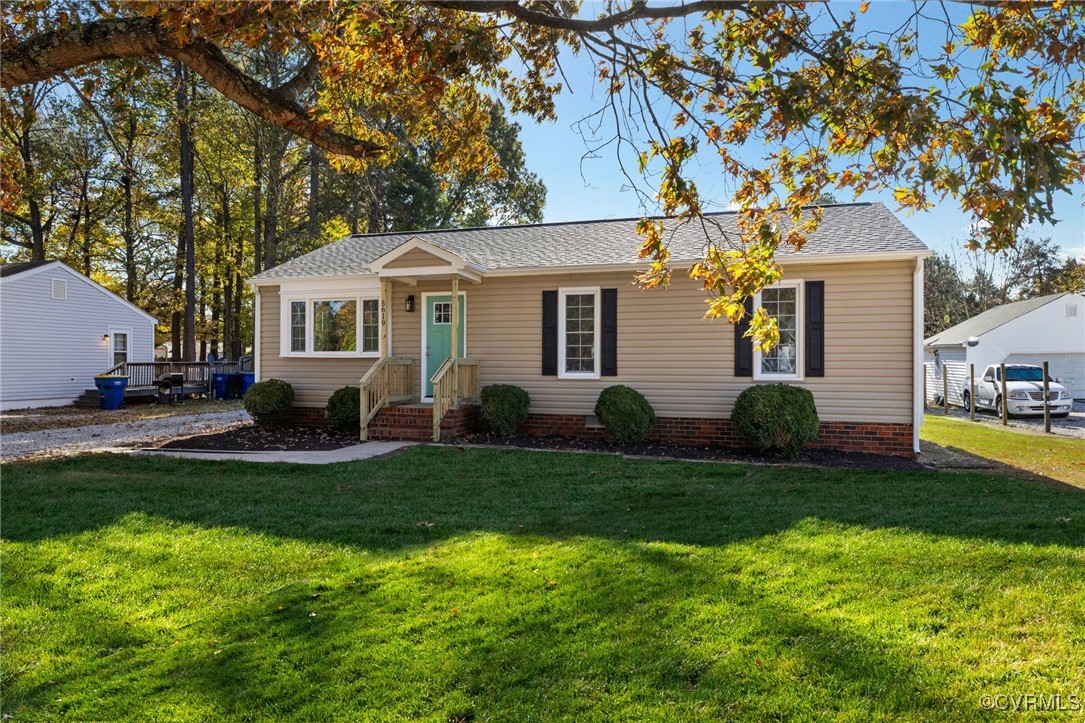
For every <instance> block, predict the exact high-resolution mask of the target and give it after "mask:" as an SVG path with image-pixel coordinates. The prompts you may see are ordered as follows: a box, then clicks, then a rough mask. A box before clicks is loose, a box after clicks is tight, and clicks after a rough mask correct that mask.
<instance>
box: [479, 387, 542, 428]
mask: <svg viewBox="0 0 1085 723" xmlns="http://www.w3.org/2000/svg"><path fill="white" fill-rule="evenodd" d="M481 402H482V421H484V422H486V424H487V425H489V427H490V429H492V430H493V432H494V434H496V435H498V436H501V437H509V436H511V435H513V434H516V430H517V429H519V428H520V425H521V424H523V423H524V421H525V420H526V419H527V411H528V408H529V407H530V406H531V397H529V396H528V393H527V392H525V391H524V390H523V389H521V388H520V387H517V386H514V385H512V384H491V385H490V386H488V387H483V388H482V395H481Z"/></svg>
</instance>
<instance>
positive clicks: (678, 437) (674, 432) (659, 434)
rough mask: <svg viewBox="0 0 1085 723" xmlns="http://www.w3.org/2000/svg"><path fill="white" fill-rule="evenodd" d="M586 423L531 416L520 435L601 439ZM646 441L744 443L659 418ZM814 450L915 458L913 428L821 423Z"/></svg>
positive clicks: (721, 423)
mask: <svg viewBox="0 0 1085 723" xmlns="http://www.w3.org/2000/svg"><path fill="white" fill-rule="evenodd" d="M586 422H587V419H586V418H585V417H584V416H582V415H575V414H568V415H566V414H532V415H530V416H528V418H527V421H526V422H525V423H524V426H523V427H521V428H520V431H521V432H523V433H524V434H531V435H536V436H540V437H546V436H559V437H576V438H578V439H602V438H603V437H605V436H606V431H605V430H604V429H603V428H602V427H597V426H592V427H589V426H587V423H586ZM648 439H650V440H652V441H658V442H671V443H673V444H681V445H688V446H697V447H704V446H707V447H724V448H731V449H741V448H742V447H743V446H745V442H744V440H743V439H742V438H741V437H740V436H739V435H738V433H737V432H736V431H735V428H734V425H733V424H732V423H731V420H730V419H710V418H700V417H660V418H659V419H658V420H657V421H656V426H655V427H653V428H652V431H651V432H649V433H648ZM810 446H811V447H813V448H817V449H838V450H841V451H844V452H867V453H871V454H888V455H894V456H898V457H915V451H914V450H913V448H912V425H910V424H880V423H875V422H822V423H821V429H820V431H819V434H818V439H817V441H815V442H814V443H813V444H812V445H810Z"/></svg>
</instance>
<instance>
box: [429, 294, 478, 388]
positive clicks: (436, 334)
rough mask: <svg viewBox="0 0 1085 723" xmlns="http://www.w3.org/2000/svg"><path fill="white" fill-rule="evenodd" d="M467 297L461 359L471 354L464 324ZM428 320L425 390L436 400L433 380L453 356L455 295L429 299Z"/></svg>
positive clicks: (462, 308) (462, 315)
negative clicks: (453, 307) (453, 308)
mask: <svg viewBox="0 0 1085 723" xmlns="http://www.w3.org/2000/svg"><path fill="white" fill-rule="evenodd" d="M466 307H467V296H466V295H465V294H462V293H461V294H460V324H459V327H460V343H459V355H460V356H464V355H465V352H466V351H467V345H466V343H465V341H466V338H467V336H466V334H465V332H466V330H467V329H466V327H465V325H464V320H465V319H466V318H467V316H466V313H465V312H466ZM425 314H426V316H425V318H424V319H423V328H424V330H425V333H424V334H423V335H422V347H423V349H422V353H423V355H424V357H425V360H426V364H425V366H424V368H423V369H422V374H423V377H422V379H423V384H422V386H423V388H424V389H425V390H426V396H427V397H432V396H433V382H431V381H430V379H432V378H433V375H434V373H435V372H436V371H437V367H439V366H441V364H443V363H444V361H445V359H447V358H448V357H449V355H450V354H451V353H452V295H451V294H445V295H443V296H441V295H438V294H434V295H433V296H427V297H426V309H425Z"/></svg>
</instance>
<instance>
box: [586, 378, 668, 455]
mask: <svg viewBox="0 0 1085 723" xmlns="http://www.w3.org/2000/svg"><path fill="white" fill-rule="evenodd" d="M595 416H597V417H599V421H600V422H602V423H603V426H604V427H606V429H607V437H608V439H610V441H611V442H612V443H613V444H637V443H638V442H642V441H644V437H645V436H646V435H647V434H648V432H649V431H650V430H651V429H652V427H654V426H655V423H656V413H655V410H654V409H652V405H651V404H649V403H648V400H647V399H645V398H644V395H643V394H641V393H640V392H638V391H637V390H636V389H631V388H630V387H626V386H622V385H618V386H614V387H607V388H606V389H604V390H603V391H602V392H600V393H599V399H598V401H596V402H595Z"/></svg>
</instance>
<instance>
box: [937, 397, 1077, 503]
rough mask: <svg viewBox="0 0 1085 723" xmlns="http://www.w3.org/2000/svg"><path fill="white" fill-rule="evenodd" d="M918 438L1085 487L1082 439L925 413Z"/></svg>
mask: <svg viewBox="0 0 1085 723" xmlns="http://www.w3.org/2000/svg"><path fill="white" fill-rule="evenodd" d="M919 436H920V439H921V440H922V441H924V442H933V443H935V444H937V445H940V446H942V447H952V448H953V449H959V450H961V451H964V452H968V453H969V454H974V455H977V456H979V457H986V458H987V459H993V460H995V461H997V462H1001V463H1003V464H1008V465H1010V466H1011V467H1017V468H1018V469H1023V470H1026V471H1028V472H1032V473H1034V474H1039V475H1043V476H1044V477H1048V478H1050V479H1054V480H1058V481H1059V482H1065V483H1067V484H1071V485H1076V486H1078V487H1085V439H1073V438H1070V437H1059V436H1055V435H1053V434H1043V433H1042V432H1032V431H1028V430H1022V429H1017V428H1007V429H995V428H994V427H991V426H989V425H986V424H981V423H977V422H972V421H969V420H967V419H953V418H952V417H941V416H937V415H931V414H929V415H927V416H926V417H925V418H924V420H923V426H922V427H920V428H919Z"/></svg>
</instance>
